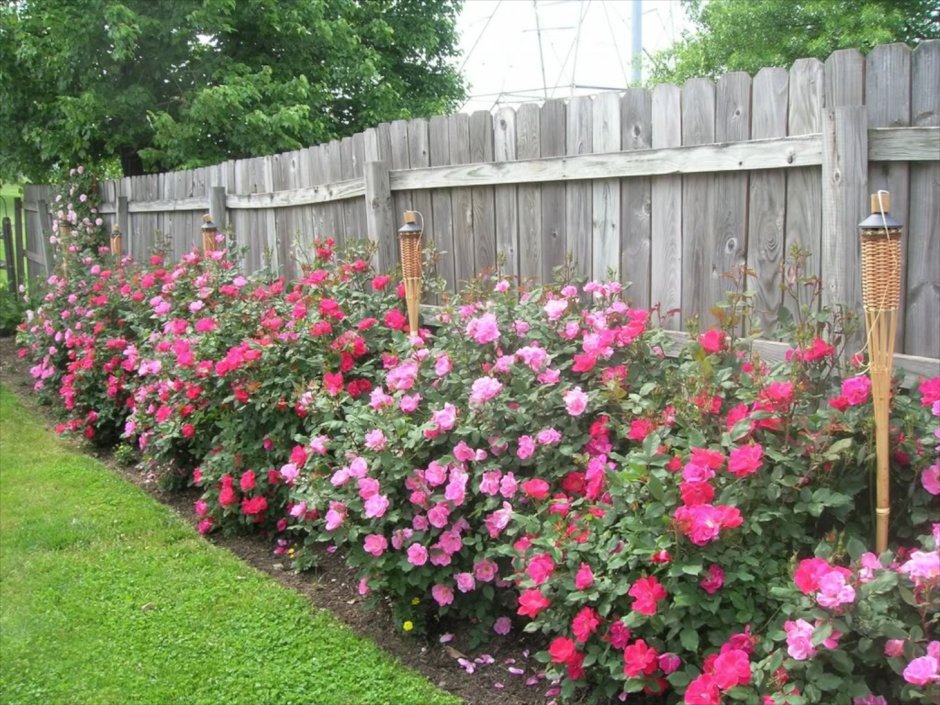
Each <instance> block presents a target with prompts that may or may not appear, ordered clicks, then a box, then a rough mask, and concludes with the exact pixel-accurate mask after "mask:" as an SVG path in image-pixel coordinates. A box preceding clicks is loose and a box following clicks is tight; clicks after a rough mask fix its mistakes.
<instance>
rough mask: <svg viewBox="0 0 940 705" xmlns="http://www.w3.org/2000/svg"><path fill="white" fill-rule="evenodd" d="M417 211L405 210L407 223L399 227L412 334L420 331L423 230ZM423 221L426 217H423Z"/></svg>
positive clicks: (409, 325) (409, 323) (406, 298)
mask: <svg viewBox="0 0 940 705" xmlns="http://www.w3.org/2000/svg"><path fill="white" fill-rule="evenodd" d="M418 215H420V213H418V212H417V211H405V212H404V215H403V219H404V221H405V224H404V225H402V226H401V227H400V228H399V229H398V245H399V248H400V250H401V273H402V277H403V278H404V280H405V300H406V301H407V303H408V327H409V329H410V330H411V334H412V335H416V334H417V333H418V312H419V307H420V306H421V232H422V230H423V227H422V226H421V225H418V223H417V216H418ZM421 220H422V221H423V220H424V218H422V219H421Z"/></svg>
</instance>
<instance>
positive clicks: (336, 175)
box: [323, 126, 382, 261]
mask: <svg viewBox="0 0 940 705" xmlns="http://www.w3.org/2000/svg"><path fill="white" fill-rule="evenodd" d="M380 127H381V126H380ZM325 147H326V152H325V154H324V159H323V176H324V178H325V179H326V183H328V184H329V183H333V182H336V181H342V179H343V165H342V162H341V159H342V155H341V153H340V143H339V140H333V141H331V142H329V143H327V144H326V145H325ZM344 216H345V213H344V212H343V204H342V202H339V201H335V202H333V203H330V204H329V206H328V210H327V219H328V223H329V227H330V232H331V233H332V236H333V237H334V238H336V242H337V243H339V244H340V245H346V244H348V243H349V240H351V239H352V238H351V237H348V236H347V234H346V223H345V222H344V220H343V218H344ZM381 246H382V244H381V243H380V247H381ZM380 261H381V256H380Z"/></svg>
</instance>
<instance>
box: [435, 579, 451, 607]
mask: <svg viewBox="0 0 940 705" xmlns="http://www.w3.org/2000/svg"><path fill="white" fill-rule="evenodd" d="M431 597H433V598H434V601H435V602H437V604H439V605H440V606H441V607H445V606H446V605H449V604H451V603H452V602H453V601H454V591H453V589H451V588H450V587H448V586H447V585H441V584H440V583H438V584H437V585H435V586H434V587H432V588H431Z"/></svg>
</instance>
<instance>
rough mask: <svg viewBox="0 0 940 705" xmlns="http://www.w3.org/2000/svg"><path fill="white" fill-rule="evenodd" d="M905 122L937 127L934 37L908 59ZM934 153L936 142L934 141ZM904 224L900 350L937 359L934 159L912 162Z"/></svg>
mask: <svg viewBox="0 0 940 705" xmlns="http://www.w3.org/2000/svg"><path fill="white" fill-rule="evenodd" d="M911 85H912V91H911V93H912V95H911V99H912V100H911V122H912V124H913V125H916V126H918V127H936V126H938V125H940V91H938V90H937V86H938V85H940V40H938V39H932V40H930V41H925V42H921V43H920V45H919V46H918V47H917V48H916V49H915V50H914V54H913V56H912V62H911ZM937 147H938V151H940V140H938V143H937ZM910 193H911V198H910V211H909V218H910V220H909V221H908V223H907V231H906V232H907V261H908V266H907V301H906V307H905V309H904V321H905V336H904V351H905V352H907V353H911V354H914V355H926V356H929V357H940V326H938V325H937V321H938V320H940V257H938V256H937V253H938V252H940V208H938V204H940V163H938V162H937V161H933V162H927V163H917V164H912V165H911V168H910Z"/></svg>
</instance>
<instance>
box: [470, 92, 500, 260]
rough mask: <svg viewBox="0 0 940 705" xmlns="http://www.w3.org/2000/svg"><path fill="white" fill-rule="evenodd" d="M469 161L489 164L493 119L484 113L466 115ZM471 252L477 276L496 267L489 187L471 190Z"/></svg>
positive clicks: (493, 206)
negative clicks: (468, 117)
mask: <svg viewBox="0 0 940 705" xmlns="http://www.w3.org/2000/svg"><path fill="white" fill-rule="evenodd" d="M470 161H471V162H492V161H493V118H492V116H491V115H490V112H489V111H488V110H477V111H476V112H474V113H472V114H471V115H470ZM470 195H471V199H472V202H473V249H474V262H475V264H476V270H477V273H482V272H485V271H493V270H495V268H496V216H495V213H494V211H495V209H496V202H495V195H494V190H493V187H492V186H477V187H475V188H473V189H471V193H470Z"/></svg>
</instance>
